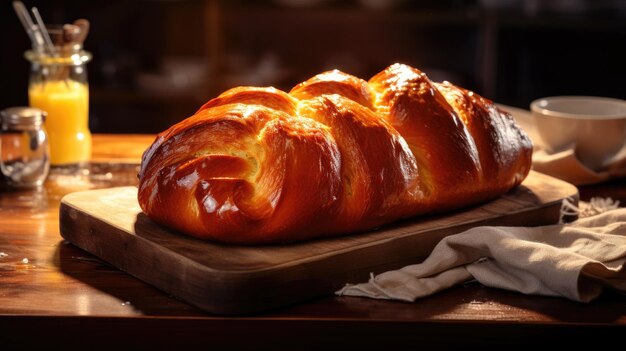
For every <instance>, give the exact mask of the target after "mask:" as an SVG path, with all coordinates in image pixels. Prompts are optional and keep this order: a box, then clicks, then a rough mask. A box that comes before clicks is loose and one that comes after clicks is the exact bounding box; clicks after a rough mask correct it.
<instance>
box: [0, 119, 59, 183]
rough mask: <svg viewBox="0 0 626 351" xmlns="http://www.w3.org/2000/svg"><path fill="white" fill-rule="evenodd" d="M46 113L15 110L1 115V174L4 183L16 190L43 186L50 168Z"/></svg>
mask: <svg viewBox="0 0 626 351" xmlns="http://www.w3.org/2000/svg"><path fill="white" fill-rule="evenodd" d="M45 119H46V114H45V112H43V111H41V110H40V109H37V108H32V107H12V108H8V109H5V110H2V112H1V113H0V172H1V173H2V183H5V184H6V185H8V186H10V187H16V188H35V187H39V186H41V185H42V184H43V182H44V181H45V180H46V177H47V176H48V170H49V168H50V162H49V156H48V155H49V147H48V137H47V135H46V131H45V129H44V122H45Z"/></svg>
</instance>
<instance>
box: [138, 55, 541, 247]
mask: <svg viewBox="0 0 626 351" xmlns="http://www.w3.org/2000/svg"><path fill="white" fill-rule="evenodd" d="M531 153H532V144H531V142H530V139H529V138H528V137H527V136H526V134H525V133H524V132H523V131H522V130H521V129H520V128H519V127H518V126H517V125H516V124H515V122H514V120H513V118H512V117H511V116H510V115H509V114H508V113H506V112H505V111H502V110H501V109H499V108H498V107H496V106H495V105H494V104H493V103H492V102H491V101H489V100H488V99H485V98H483V97H481V96H478V95H477V94H475V93H473V92H471V91H467V90H465V89H463V88H459V87H457V86H455V85H453V84H450V83H447V82H444V83H433V82H431V81H430V80H429V79H428V77H426V75H425V74H424V73H423V72H421V71H419V70H418V69H415V68H412V67H409V66H407V65H402V64H394V65H392V66H390V67H388V68H387V69H385V70H384V71H382V72H380V73H378V74H377V75H375V76H374V77H372V78H371V79H370V80H369V82H366V81H364V80H362V79H359V78H357V77H354V76H351V75H348V74H345V73H342V72H340V71H337V70H335V71H329V72H325V73H322V74H319V75H317V76H315V77H313V78H311V79H309V80H307V81H305V82H303V83H300V84H298V85H297V86H296V87H294V88H293V89H292V90H291V91H290V92H289V93H285V92H283V91H280V90H277V89H274V88H258V87H237V88H233V89H230V90H228V91H226V92H225V93H223V94H221V95H220V96H218V97H217V98H215V99H213V100H210V101H209V102H207V103H206V104H205V105H204V106H202V107H201V108H200V109H199V110H198V111H197V112H196V113H195V114H194V115H193V116H191V117H189V118H187V119H185V120H183V121H181V122H179V123H178V124H175V125H174V126H172V127H171V128H169V129H168V130H166V131H164V132H162V133H160V134H159V135H158V136H157V138H156V140H155V142H154V143H153V145H152V146H151V147H150V148H148V149H147V150H146V151H145V153H144V155H143V159H142V163H141V170H140V173H139V178H140V182H139V198H138V200H139V204H140V206H141V208H142V210H143V211H144V212H145V213H146V214H147V215H148V216H149V217H150V218H151V219H153V220H154V221H156V222H158V223H161V224H163V225H165V226H168V227H170V228H173V229H176V230H179V231H181V232H183V233H186V234H189V235H192V236H195V237H199V238H205V239H211V240H216V241H220V242H226V243H237V244H261V243H284V242H293V241H299V240H305V239H310V238H315V237H321V236H331V235H339V234H346V233H352V232H358V231H363V230H367V229H370V228H373V227H376V226H380V225H382V224H385V223H389V222H392V221H395V220H398V219H401V218H405V217H409V216H415V215H418V214H424V213H428V212H441V211H446V210H452V209H456V208H459V207H463V206H467V205H470V204H475V203H480V202H483V201H486V200H489V199H493V198H495V197H498V196H500V195H502V194H503V193H505V192H507V191H508V190H510V189H511V188H513V187H515V186H517V185H518V184H520V183H521V182H522V180H523V179H524V178H525V177H526V175H527V174H528V172H529V170H530V164H531Z"/></svg>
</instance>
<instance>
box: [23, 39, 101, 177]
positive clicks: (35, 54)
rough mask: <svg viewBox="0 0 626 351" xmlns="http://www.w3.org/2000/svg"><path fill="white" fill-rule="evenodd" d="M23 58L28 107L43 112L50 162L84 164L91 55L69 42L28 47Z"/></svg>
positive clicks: (88, 152) (87, 152) (87, 144)
mask: <svg viewBox="0 0 626 351" xmlns="http://www.w3.org/2000/svg"><path fill="white" fill-rule="evenodd" d="M51 34H52V32H51ZM25 57H26V58H27V59H28V60H29V61H30V63H31V71H30V80H29V86H28V99H29V103H30V106H33V107H37V108H40V109H42V110H43V111H46V112H47V118H46V123H45V127H46V131H47V132H48V137H49V138H50V164H51V165H52V166H53V167H55V166H60V167H65V166H70V167H73V166H77V165H78V166H80V165H82V164H84V163H86V162H87V161H89V159H90V157H91V132H90V131H89V87H88V82H87V67H86V64H87V62H89V61H90V60H91V54H90V53H89V52H87V51H84V50H83V49H82V45H80V44H76V43H73V44H72V45H63V46H55V50H54V52H45V51H42V50H39V51H34V50H29V51H26V53H25Z"/></svg>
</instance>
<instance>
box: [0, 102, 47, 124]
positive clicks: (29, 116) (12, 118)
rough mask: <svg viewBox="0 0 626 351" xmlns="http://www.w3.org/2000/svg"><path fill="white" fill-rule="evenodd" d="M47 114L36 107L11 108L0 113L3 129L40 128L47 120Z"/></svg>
mask: <svg viewBox="0 0 626 351" xmlns="http://www.w3.org/2000/svg"><path fill="white" fill-rule="evenodd" d="M46 115H47V113H46V112H44V111H42V110H40V109H38V108H36V107H23V106H20V107H9V108H7V109H4V110H2V112H0V119H1V120H2V127H3V128H6V127H9V126H12V127H21V128H28V127H39V126H41V125H42V124H43V123H44V122H45V120H46Z"/></svg>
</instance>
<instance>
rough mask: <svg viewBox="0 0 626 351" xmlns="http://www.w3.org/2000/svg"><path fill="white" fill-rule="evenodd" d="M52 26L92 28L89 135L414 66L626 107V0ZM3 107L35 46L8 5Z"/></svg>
mask: <svg viewBox="0 0 626 351" xmlns="http://www.w3.org/2000/svg"><path fill="white" fill-rule="evenodd" d="M23 2H24V3H25V5H26V6H27V7H28V8H30V7H31V6H37V7H38V8H39V10H40V12H41V13H42V16H43V17H44V20H45V21H46V22H47V23H70V22H73V21H74V20H76V19H78V18H86V19H88V20H89V21H90V22H91V31H90V34H89V37H88V38H87V40H86V43H85V49H87V50H89V51H91V52H92V53H93V55H94V59H93V61H92V62H90V63H89V65H88V71H89V82H90V94H91V100H90V103H91V105H90V126H91V129H92V131H93V132H96V133H111V132H116V133H153V132H158V131H161V130H163V129H165V128H167V127H168V126H169V125H171V124H173V123H175V122H177V121H179V120H181V119H183V118H185V117H188V116H189V115H191V114H193V113H194V112H195V110H196V109H197V108H198V107H199V106H200V105H201V104H202V103H204V102H205V101H206V100H208V99H210V98H212V97H215V96H216V95H218V94H219V93H220V92H222V91H224V90H225V89H228V88H230V87H233V86H237V85H261V86H275V87H277V88H281V89H284V90H289V89H290V88H291V87H292V86H293V85H294V84H296V83H298V82H300V81H302V80H305V79H307V78H309V77H311V76H312V75H314V74H317V73H319V72H322V71H324V70H328V69H333V68H338V69H340V70H343V71H345V72H347V73H351V74H354V75H357V76H359V77H361V78H364V79H368V78H369V77H371V76H372V75H373V74H375V73H377V72H379V71H380V70H382V69H384V68H385V67H386V66H388V65H389V64H391V63H394V62H403V63H407V64H410V65H413V66H415V67H418V68H420V69H422V70H423V71H425V72H426V73H427V74H428V75H429V76H430V77H431V79H433V80H436V81H440V80H449V81H451V82H453V83H456V84H458V85H461V86H464V87H466V88H469V89H472V90H474V91H476V92H478V93H479V94H482V95H484V96H485V97H488V98H490V99H492V100H495V101H496V102H500V103H504V104H509V105H513V106H517V107H522V108H528V104H529V103H530V101H532V100H533V99H535V98H538V97H542V96H550V95H597V96H610V97H617V98H622V99H626V88H625V84H624V80H625V78H626V50H625V49H626V1H617V0H612V1H611V0H596V1H593V0H553V1H550V0H545V1H539V0H517V1H516V0H503V1H497V0H482V1H479V0H474V1H470V0H438V1H437V0H428V1H410V0H349V1H339V0H263V1H251V0H250V1H244V0H238V1H233V0H177V1H175V0H169V1H164V0H163V1H156V0H153V1H145V0H144V1H140V0H107V1H77V0H61V1H34V0H24V1H23ZM0 27H1V28H0V44H1V47H2V51H3V54H2V55H1V56H0V64H1V65H0V70H1V75H0V81H1V84H2V94H0V108H5V107H9V106H18V105H26V104H27V84H28V72H29V64H28V62H27V61H26V60H25V59H24V57H23V53H24V51H25V50H27V49H28V48H29V46H30V43H29V40H28V37H27V35H26V33H25V32H24V30H23V28H22V26H21V24H20V22H19V21H18V19H17V17H16V15H15V13H14V11H13V8H12V6H11V1H6V0H2V1H1V2H0Z"/></svg>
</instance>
